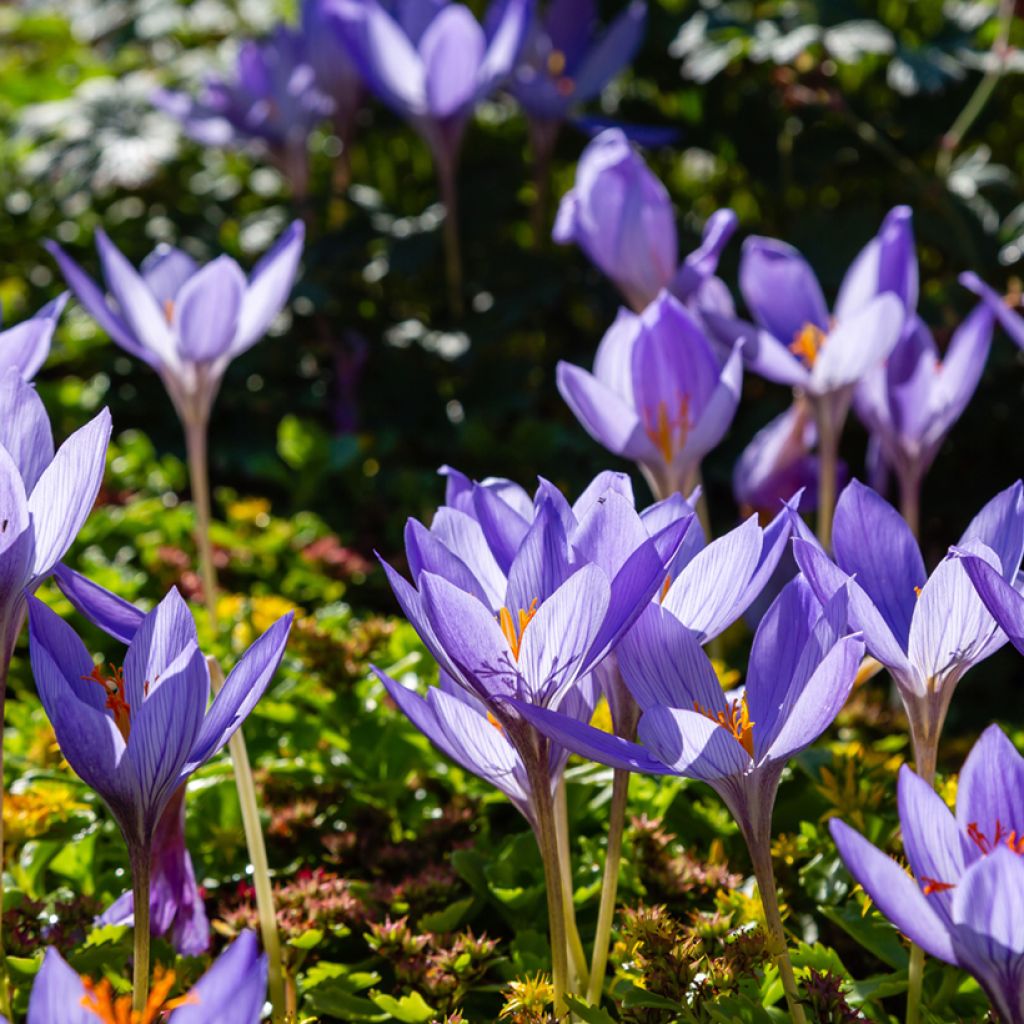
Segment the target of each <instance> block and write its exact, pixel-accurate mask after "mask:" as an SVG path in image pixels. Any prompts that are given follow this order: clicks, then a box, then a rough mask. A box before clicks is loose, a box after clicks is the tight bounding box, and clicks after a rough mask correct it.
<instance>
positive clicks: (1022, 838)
mask: <svg viewBox="0 0 1024 1024" xmlns="http://www.w3.org/2000/svg"><path fill="white" fill-rule="evenodd" d="M967 836H968V838H969V839H970V840H971V842H973V843H974V845H975V846H977V848H978V849H979V850H981V852H982V853H983V854H985V855H986V856H988V854H990V853H991V852H992V851H993V850H994V849H996V847H998V846H1002V845H1005V846H1007V847H1009V848H1010V849H1011V850H1012V851H1013V852H1014V853H1016V854H1018V855H1020V854H1024V833H1022V834H1020V835H1018V833H1017V830H1016V829H1010V830H1009V831H1005V830H1004V828H1003V823H1002V822H1001V821H997V822H996V834H995V835H994V836H993V837H992V838H991V839H990V838H989V837H988V836H987V835H985V833H984V832H982V831H981V829H980V828H978V823H977V822H976V821H972V822H971V823H970V824H969V825H968V826H967Z"/></svg>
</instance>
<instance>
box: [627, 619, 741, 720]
mask: <svg viewBox="0 0 1024 1024" xmlns="http://www.w3.org/2000/svg"><path fill="white" fill-rule="evenodd" d="M615 653H616V657H617V658H618V661H619V669H620V670H621V672H622V677H623V679H624V680H625V683H626V686H627V687H628V688H629V692H630V693H631V694H632V695H633V699H634V700H635V701H636V702H637V704H638V705H639V706H640V708H641V709H642V710H647V709H648V708H651V707H656V706H661V707H668V708H686V709H692V708H693V706H694V704H697V705H699V706H700V707H702V708H704V709H705V710H707V711H724V710H725V707H726V698H725V695H724V694H723V692H722V685H721V683H719V681H718V676H716V675H715V670H714V668H713V666H712V665H711V662H710V661H709V660H708V656H707V655H706V654H705V653H704V650H703V648H702V647H701V646H700V642H699V641H698V639H697V638H696V637H695V636H694V635H693V633H692V632H691V631H690V630H689V629H687V628H686V626H684V625H683V624H682V623H681V622H680V621H679V620H678V619H677V618H675V616H673V615H671V614H669V613H668V612H667V611H666V610H665V609H664V608H662V607H661V606H660V605H658V604H656V603H652V604H650V605H648V606H647V608H645V609H644V611H643V614H642V615H641V616H640V618H639V619H637V621H636V624H635V625H634V626H633V628H632V629H631V630H630V631H629V632H628V633H627V634H626V635H625V636H624V637H623V638H622V641H621V642H620V644H619V646H618V647H617V648H616V652H615Z"/></svg>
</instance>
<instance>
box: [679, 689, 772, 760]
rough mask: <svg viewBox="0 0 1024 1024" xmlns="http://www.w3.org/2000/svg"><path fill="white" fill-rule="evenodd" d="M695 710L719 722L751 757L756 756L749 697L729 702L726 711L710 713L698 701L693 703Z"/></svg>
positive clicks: (753, 723)
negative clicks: (748, 702)
mask: <svg viewBox="0 0 1024 1024" xmlns="http://www.w3.org/2000/svg"><path fill="white" fill-rule="evenodd" d="M693 710H694V711H696V712H698V713H699V714H701V715H703V716H704V717H705V718H710V719H711V721H712V722H717V723H718V724H719V725H720V726H721V727H722V728H723V729H728V731H729V733H730V734H731V735H732V736H733V738H734V739H735V740H736V741H737V742H738V743H739V744H740V746H741V747H743V749H744V750H745V751H746V752H747V753H748V754H749V755H750V756H751V757H753V756H754V726H755V725H756V723H755V722H752V721H751V720H750V708H748V707H747V695H746V694H743V696H742V697H740V699H739V700H731V701H729V703H728V705H727V707H726V710H725V711H709V710H708V709H707V708H702V707H701V706H700V704H699V703H698V702H697V701H694V702H693Z"/></svg>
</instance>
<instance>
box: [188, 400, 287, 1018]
mask: <svg viewBox="0 0 1024 1024" xmlns="http://www.w3.org/2000/svg"><path fill="white" fill-rule="evenodd" d="M207 426H208V421H207V420H206V419H205V418H202V417H194V418H190V419H187V420H186V421H185V444H186V448H187V450H188V468H189V480H190V483H191V485H192V502H193V505H194V506H195V510H196V547H197V549H198V551H199V571H200V576H201V578H202V581H203V597H204V599H205V602H206V610H207V614H208V616H209V620H210V630H211V632H212V633H213V635H216V633H217V628H218V627H217V568H216V566H215V565H214V561H213V542H212V540H211V538H210V523H211V507H210V479H209V471H208V468H207ZM207 664H208V665H209V667H210V681H211V683H212V685H213V692H214V695H216V694H217V693H218V692H219V691H220V688H221V687H222V686H223V685H224V673H223V672H222V671H221V668H220V665H219V664H218V662H217V660H216V659H215V658H207ZM228 750H229V751H230V753H231V763H232V766H233V767H234V772H235V786H236V788H237V789H238V803H239V807H240V808H241V813H242V827H243V830H244V832H245V842H246V846H247V848H248V852H249V861H250V863H251V864H252V882H253V888H254V889H255V891H256V912H257V915H258V917H259V923H260V936H261V938H262V940H263V951H264V952H265V953H266V954H267V960H268V980H269V989H270V1002H271V1005H272V1007H273V1015H272V1016H273V1020H274V1021H275V1022H281V1021H284V1020H285V990H284V971H283V968H282V963H281V942H280V938H279V936H278V932H277V916H276V914H275V911H274V891H273V888H272V886H271V883H270V865H269V863H268V861H267V847H266V843H265V842H264V841H263V830H262V827H261V825H260V812H259V802H258V800H257V797H256V782H255V780H254V778H253V774H252V766H251V765H250V763H249V752H248V750H247V748H246V745H245V737H244V736H243V735H242V730H241V729H238V730H237V731H236V732H235V734H234V735H233V736H232V737H231V739H230V740H229V742H228Z"/></svg>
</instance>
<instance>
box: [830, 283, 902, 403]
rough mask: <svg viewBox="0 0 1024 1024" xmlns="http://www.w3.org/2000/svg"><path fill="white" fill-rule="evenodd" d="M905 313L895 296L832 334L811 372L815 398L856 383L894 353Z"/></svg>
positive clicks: (874, 302)
mask: <svg viewBox="0 0 1024 1024" xmlns="http://www.w3.org/2000/svg"><path fill="white" fill-rule="evenodd" d="M904 318H905V313H904V309H903V305H902V303H901V302H900V300H899V299H897V298H896V296H895V295H893V294H891V293H887V294H885V295H879V296H878V298H876V299H873V300H872V301H871V302H869V303H868V304H867V305H866V306H865V307H864V308H863V309H862V310H860V311H859V312H857V313H855V314H854V315H853V316H851V317H849V318H847V319H846V320H840V321H839V322H838V323H837V324H836V326H835V327H834V328H833V329H832V330H831V331H830V332H829V334H828V338H827V339H826V341H825V345H824V347H823V348H822V350H821V353H820V354H819V356H818V359H817V361H816V362H815V364H814V369H813V370H811V381H810V390H811V391H812V392H813V393H814V394H816V395H825V394H828V393H830V392H832V391H838V390H840V389H841V388H845V387H849V386H850V385H852V384H856V383H857V381H859V380H860V379H861V378H862V377H863V376H864V374H865V373H867V372H868V370H870V369H871V367H872V366H877V365H878V364H879V363H881V362H882V361H883V360H884V359H885V358H886V356H888V355H889V353H890V352H891V351H892V350H893V348H894V347H895V345H896V342H898V341H899V340H900V334H901V333H902V331H903V323H904Z"/></svg>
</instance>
